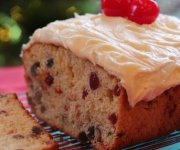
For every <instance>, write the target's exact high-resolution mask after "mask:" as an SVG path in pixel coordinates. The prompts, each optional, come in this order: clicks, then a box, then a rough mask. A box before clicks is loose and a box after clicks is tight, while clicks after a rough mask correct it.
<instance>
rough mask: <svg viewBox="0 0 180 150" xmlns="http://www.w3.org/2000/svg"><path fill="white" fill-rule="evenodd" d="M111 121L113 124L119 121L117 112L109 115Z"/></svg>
mask: <svg viewBox="0 0 180 150" xmlns="http://www.w3.org/2000/svg"><path fill="white" fill-rule="evenodd" d="M108 119H109V121H110V122H111V123H112V124H116V122H117V116H116V114H115V113H113V114H111V115H110V116H109V117H108Z"/></svg>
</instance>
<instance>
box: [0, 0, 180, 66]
mask: <svg viewBox="0 0 180 150" xmlns="http://www.w3.org/2000/svg"><path fill="white" fill-rule="evenodd" d="M157 2H158V3H159V4H160V5H161V12H162V13H168V14H172V15H176V16H180V0H171V1H168V0H157ZM74 12H77V13H79V14H84V13H98V12H100V0H0V66H12V65H20V64H21V59H20V57H19V54H20V51H21V47H22V44H23V43H26V42H27V41H28V39H29V36H30V35H32V33H33V32H34V30H35V29H37V28H40V27H43V26H45V25H46V24H48V23H49V22H52V21H54V20H62V19H66V18H70V17H73V14H74Z"/></svg>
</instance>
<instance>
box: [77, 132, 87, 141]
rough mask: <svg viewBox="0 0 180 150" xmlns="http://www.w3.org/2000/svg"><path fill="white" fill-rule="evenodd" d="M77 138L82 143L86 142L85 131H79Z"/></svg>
mask: <svg viewBox="0 0 180 150" xmlns="http://www.w3.org/2000/svg"><path fill="white" fill-rule="evenodd" d="M78 138H79V140H80V141H81V142H82V143H86V142H87V141H88V138H87V135H86V133H85V132H80V133H79V135H78Z"/></svg>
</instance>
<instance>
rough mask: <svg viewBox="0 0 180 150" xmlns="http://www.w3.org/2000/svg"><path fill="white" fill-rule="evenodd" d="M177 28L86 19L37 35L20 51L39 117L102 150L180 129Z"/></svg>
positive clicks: (166, 19)
mask: <svg viewBox="0 0 180 150" xmlns="http://www.w3.org/2000/svg"><path fill="white" fill-rule="evenodd" d="M179 24H180V20H178V19H177V18H175V17H171V16H166V15H162V14H161V15H159V17H158V19H157V20H156V21H155V22H154V23H153V24H150V25H138V24H135V23H133V22H131V21H129V20H126V19H124V18H120V17H114V18H113V17H106V16H103V15H101V14H99V15H90V14H87V15H84V16H76V17H75V18H72V19H68V20H65V21H56V22H53V23H51V24H49V25H48V26H46V27H44V28H42V29H38V30H37V31H35V33H34V34H33V36H32V37H31V40H30V42H29V43H28V44H26V45H24V46H23V51H22V57H23V62H24V67H25V71H26V75H25V77H26V81H27V84H28V99H29V102H30V104H31V106H32V109H33V111H34V112H35V113H36V115H37V116H38V117H39V118H40V119H42V120H44V121H46V122H47V123H48V124H50V125H51V126H55V127H57V128H59V129H60V130H62V131H64V132H65V133H67V134H69V135H71V136H72V137H75V138H77V139H79V140H81V141H82V142H87V141H90V142H91V143H92V145H93V147H94V148H95V149H100V150H101V149H103V150H104V149H107V150H115V149H120V148H122V147H126V146H129V145H133V144H136V143H139V142H142V141H146V140H150V139H153V138H155V137H159V136H162V135H165V134H167V133H170V132H171V131H174V130H177V129H179V128H180V26H179Z"/></svg>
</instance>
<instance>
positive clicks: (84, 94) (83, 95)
mask: <svg viewBox="0 0 180 150" xmlns="http://www.w3.org/2000/svg"><path fill="white" fill-rule="evenodd" d="M87 95H88V91H87V90H85V89H84V90H83V94H82V99H85V98H86V96H87Z"/></svg>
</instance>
